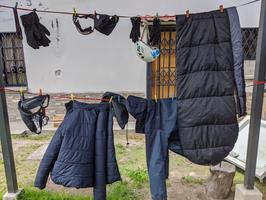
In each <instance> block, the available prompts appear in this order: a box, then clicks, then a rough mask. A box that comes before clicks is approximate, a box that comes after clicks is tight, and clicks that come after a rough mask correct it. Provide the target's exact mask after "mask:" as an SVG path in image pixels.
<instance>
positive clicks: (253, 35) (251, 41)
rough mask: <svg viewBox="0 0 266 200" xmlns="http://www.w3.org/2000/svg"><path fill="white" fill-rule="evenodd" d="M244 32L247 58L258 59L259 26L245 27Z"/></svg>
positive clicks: (245, 56) (244, 46) (245, 55)
mask: <svg viewBox="0 0 266 200" xmlns="http://www.w3.org/2000/svg"><path fill="white" fill-rule="evenodd" d="M242 34H243V48H244V58H245V60H256V48H257V38H258V28H243V29H242Z"/></svg>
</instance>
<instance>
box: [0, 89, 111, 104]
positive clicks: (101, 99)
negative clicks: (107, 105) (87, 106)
mask: <svg viewBox="0 0 266 200" xmlns="http://www.w3.org/2000/svg"><path fill="white" fill-rule="evenodd" d="M0 92H13V93H19V94H20V93H21V91H19V90H13V89H7V88H0ZM23 93H24V94H29V95H40V94H39V93H33V92H28V91H23ZM50 96H51V98H53V99H62V100H64V99H72V97H70V96H65V95H50ZM73 99H74V100H84V101H103V102H109V101H110V99H107V98H94V97H77V96H74V97H73Z"/></svg>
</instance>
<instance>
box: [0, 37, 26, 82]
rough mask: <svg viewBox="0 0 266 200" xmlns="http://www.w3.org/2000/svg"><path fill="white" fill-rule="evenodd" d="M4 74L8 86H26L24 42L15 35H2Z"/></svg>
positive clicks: (0, 39)
mask: <svg viewBox="0 0 266 200" xmlns="http://www.w3.org/2000/svg"><path fill="white" fill-rule="evenodd" d="M0 48H1V52H0V53H1V54H0V56H1V61H0V62H3V65H4V70H3V72H2V74H3V76H4V80H5V83H6V86H26V85H27V79H26V70H25V61H24V52H23V45H22V40H20V39H19V38H18V36H17V35H16V34H15V33H0Z"/></svg>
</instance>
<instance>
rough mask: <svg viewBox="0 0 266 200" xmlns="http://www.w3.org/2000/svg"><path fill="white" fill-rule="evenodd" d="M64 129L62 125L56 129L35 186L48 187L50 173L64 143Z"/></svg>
mask: <svg viewBox="0 0 266 200" xmlns="http://www.w3.org/2000/svg"><path fill="white" fill-rule="evenodd" d="M62 131H63V128H61V127H60V128H59V129H58V130H57V131H56V133H55V135H54V136H53V138H52V140H51V142H50V144H49V146H48V148H47V150H46V152H45V154H44V157H43V159H42V161H41V163H40V166H39V169H38V172H37V175H36V178H35V182H34V186H35V187H37V188H39V189H43V188H45V187H46V183H47V179H48V176H49V173H50V171H51V170H52V168H53V166H54V163H55V161H56V159H57V156H58V154H59V150H60V147H61V144H62V139H63V136H62Z"/></svg>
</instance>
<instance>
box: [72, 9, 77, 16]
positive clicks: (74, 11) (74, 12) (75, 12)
mask: <svg viewBox="0 0 266 200" xmlns="http://www.w3.org/2000/svg"><path fill="white" fill-rule="evenodd" d="M73 15H74V16H77V11H76V8H73Z"/></svg>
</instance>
